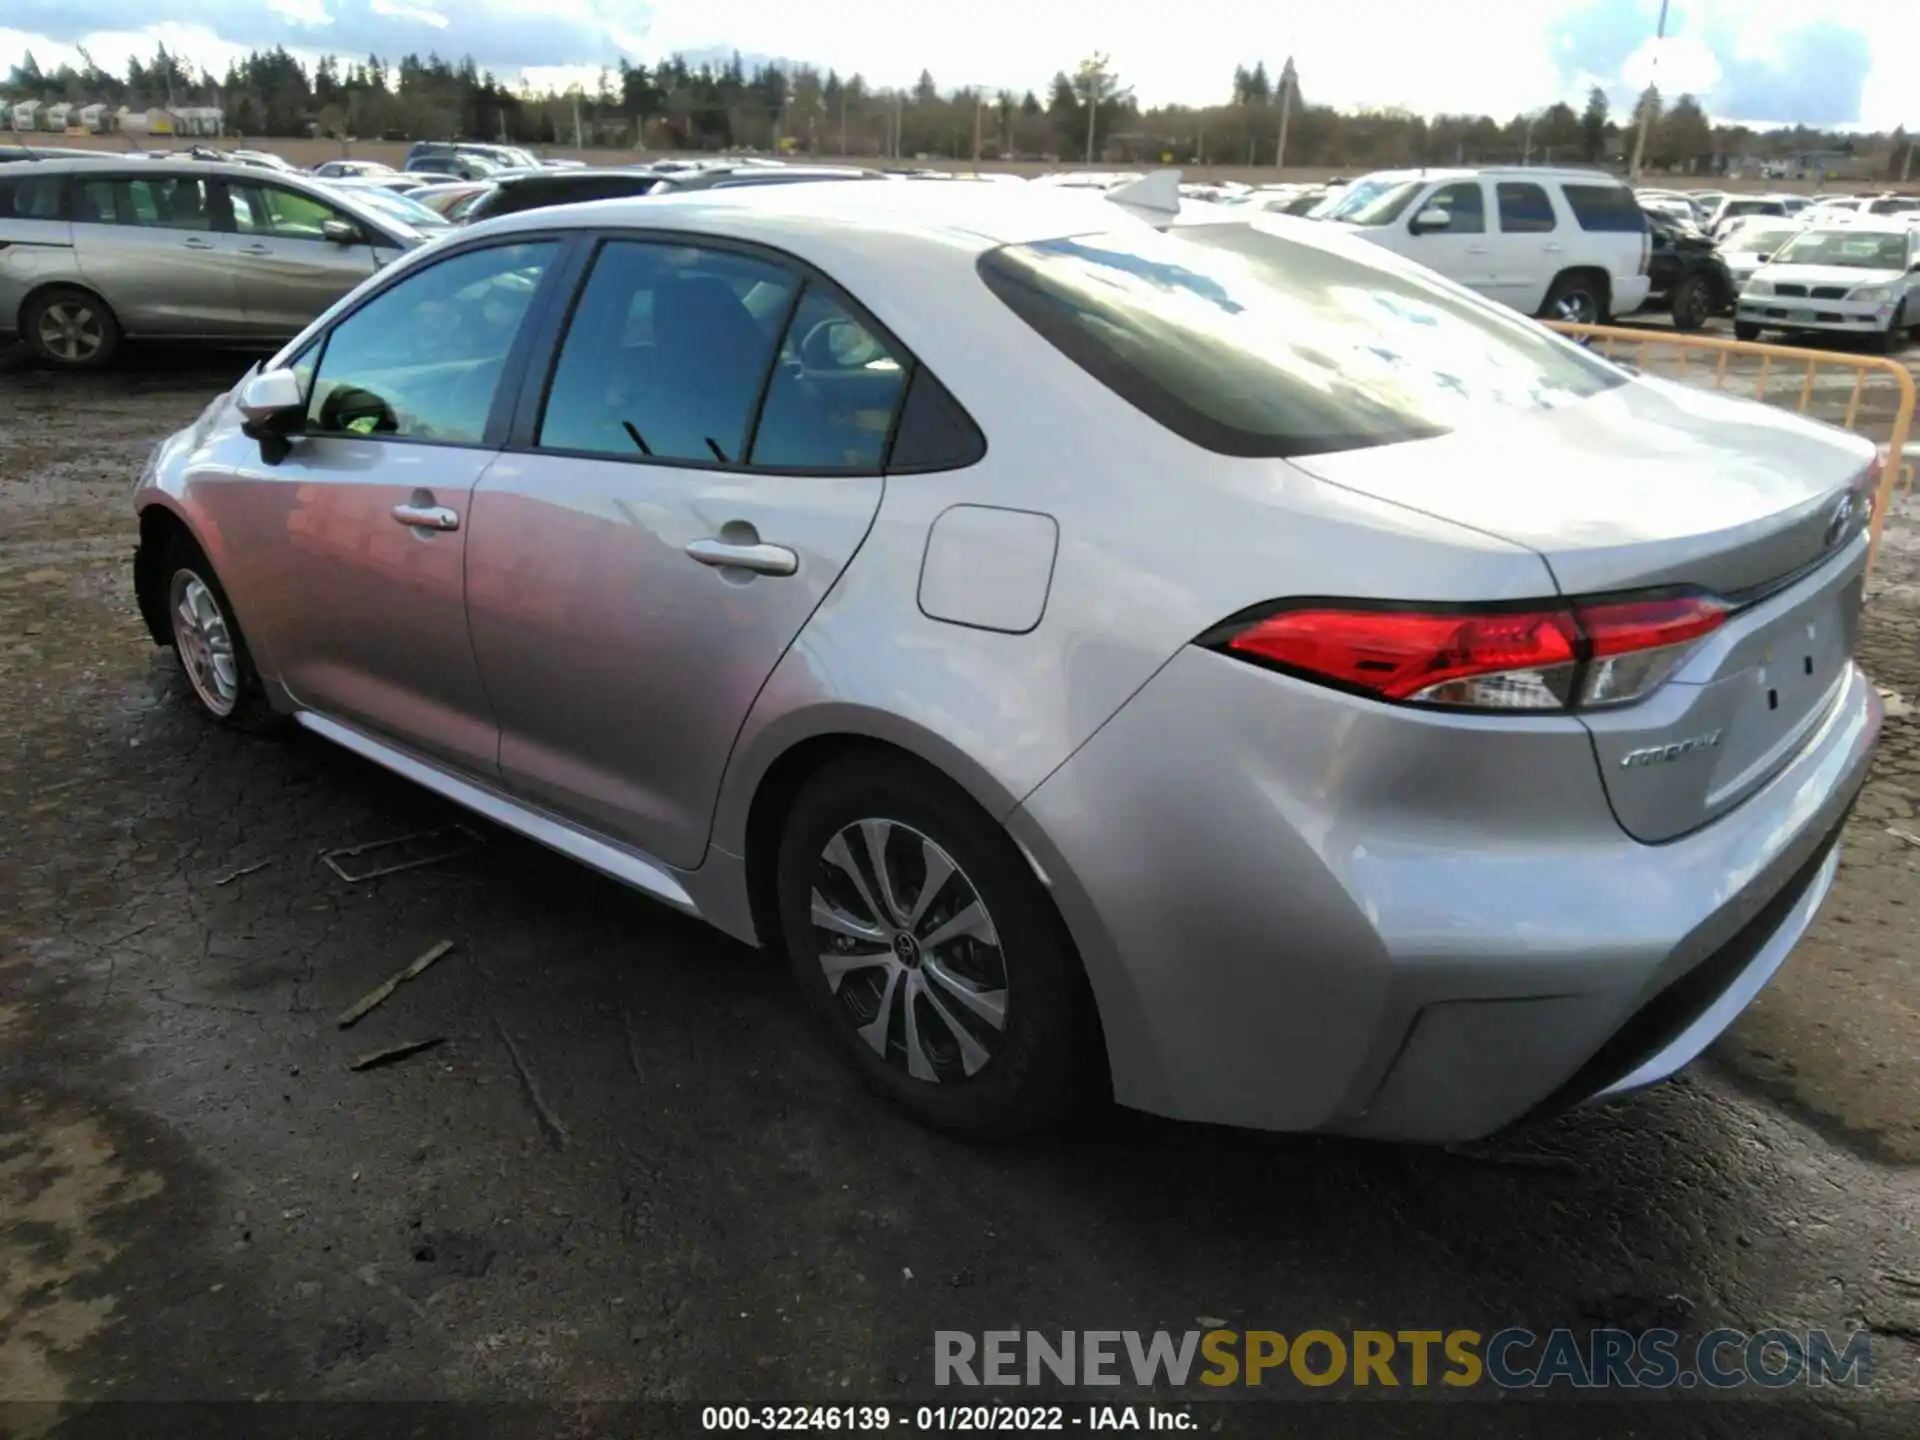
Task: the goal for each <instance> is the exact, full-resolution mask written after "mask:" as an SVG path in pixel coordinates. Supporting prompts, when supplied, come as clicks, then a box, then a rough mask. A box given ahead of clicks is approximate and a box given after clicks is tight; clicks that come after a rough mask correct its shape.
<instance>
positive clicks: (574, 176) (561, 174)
mask: <svg viewBox="0 0 1920 1440" xmlns="http://www.w3.org/2000/svg"><path fill="white" fill-rule="evenodd" d="M497 178H498V181H499V183H500V184H502V185H531V184H535V183H538V182H546V183H548V184H552V183H555V182H558V183H561V184H567V183H571V182H572V181H575V180H604V179H608V178H618V179H621V180H656V181H657V180H664V179H666V178H667V177H666V176H665V175H662V174H661V173H660V172H659V171H657V170H649V169H647V168H646V167H644V166H639V165H594V166H581V167H579V168H577V169H573V168H569V169H566V170H547V169H540V170H509V171H507V172H506V173H505V174H503V175H500V176H499V177H497Z"/></svg>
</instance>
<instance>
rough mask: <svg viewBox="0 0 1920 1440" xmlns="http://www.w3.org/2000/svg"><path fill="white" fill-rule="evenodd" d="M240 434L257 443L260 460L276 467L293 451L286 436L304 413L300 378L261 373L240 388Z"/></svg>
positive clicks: (287, 373)
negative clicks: (241, 420) (242, 421)
mask: <svg viewBox="0 0 1920 1440" xmlns="http://www.w3.org/2000/svg"><path fill="white" fill-rule="evenodd" d="M237 403H238V406H239V410H240V413H241V415H242V416H244V417H245V423H244V424H242V425H241V427H240V428H241V430H242V431H243V432H244V433H245V434H246V435H247V436H248V437H250V438H251V439H253V440H256V441H258V442H259V445H260V458H261V459H262V460H264V461H266V462H267V464H269V465H278V464H279V463H280V462H281V461H282V460H284V459H286V458H287V453H288V451H290V450H291V449H292V448H293V442H292V440H290V439H289V438H288V432H289V431H290V430H292V429H293V428H294V427H295V426H297V425H298V424H299V422H300V420H301V418H302V417H303V416H304V414H305V412H306V398H305V397H304V396H303V395H302V394H301V393H300V377H299V376H298V375H296V374H294V373H293V371H291V370H262V371H261V372H260V373H259V374H258V375H256V376H254V377H253V378H252V379H251V380H249V381H247V383H246V384H245V385H243V386H241V387H240V397H239V400H238V402H237Z"/></svg>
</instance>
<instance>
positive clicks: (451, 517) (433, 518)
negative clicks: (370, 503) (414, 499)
mask: <svg viewBox="0 0 1920 1440" xmlns="http://www.w3.org/2000/svg"><path fill="white" fill-rule="evenodd" d="M393 518H394V519H395V520H398V521H399V522H400V523H401V524H402V525H407V526H410V527H412V528H413V529H415V530H458V529H459V528H460V517H459V516H458V515H456V514H454V512H453V511H451V510H449V509H448V508H447V507H446V506H444V505H396V506H394V507H393Z"/></svg>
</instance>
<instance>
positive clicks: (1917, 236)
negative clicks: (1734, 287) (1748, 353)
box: [1733, 220, 1920, 350]
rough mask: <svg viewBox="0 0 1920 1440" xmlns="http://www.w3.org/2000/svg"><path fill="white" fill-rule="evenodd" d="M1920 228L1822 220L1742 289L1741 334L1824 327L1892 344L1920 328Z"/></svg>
mask: <svg viewBox="0 0 1920 1440" xmlns="http://www.w3.org/2000/svg"><path fill="white" fill-rule="evenodd" d="M1916 271H1920V228H1915V227H1913V226H1908V225H1904V224H1899V223H1897V222H1895V221H1893V220H1886V221H1882V222H1880V223H1877V224H1868V223H1864V222H1862V223H1856V224H1852V225H1847V226H1832V227H1828V226H1815V227H1812V228H1810V229H1807V230H1804V231H1802V232H1801V233H1800V234H1799V235H1797V236H1795V237H1794V238H1793V239H1792V240H1790V241H1788V242H1787V243H1786V245H1784V246H1782V247H1781V248H1780V249H1779V250H1778V251H1776V252H1775V253H1774V256H1773V259H1772V261H1770V262H1769V263H1768V264H1766V265H1763V266H1761V267H1760V269H1759V270H1758V271H1756V272H1755V273H1754V276H1753V278H1752V279H1751V280H1749V281H1748V282H1747V284H1746V286H1745V288H1744V289H1742V290H1741V292H1740V304H1739V307H1738V309H1737V310H1736V311H1735V312H1734V325H1733V330H1734V334H1735V335H1737V336H1738V337H1739V338H1740V339H1742V340H1753V339H1756V338H1758V336H1759V334H1760V332H1761V331H1762V330H1818V331H1823V332H1826V333H1828V334H1835V335H1864V336H1866V337H1868V339H1869V340H1871V341H1872V342H1873V343H1874V344H1875V345H1876V346H1877V347H1878V348H1879V349H1882V350H1891V349H1893V348H1894V346H1895V345H1896V344H1897V343H1898V342H1899V341H1900V339H1901V338H1902V337H1903V336H1905V335H1906V333H1907V332H1908V331H1910V330H1915V329H1920V283H1916V275H1915V272H1916Z"/></svg>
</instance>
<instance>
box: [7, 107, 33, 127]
mask: <svg viewBox="0 0 1920 1440" xmlns="http://www.w3.org/2000/svg"><path fill="white" fill-rule="evenodd" d="M7 119H8V122H9V124H10V125H11V127H12V128H13V129H15V130H38V129H39V128H40V102H39V101H38V100H22V101H21V102H20V103H19V104H18V105H15V106H14V107H13V109H12V110H11V111H10V112H9V113H8V116H7Z"/></svg>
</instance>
